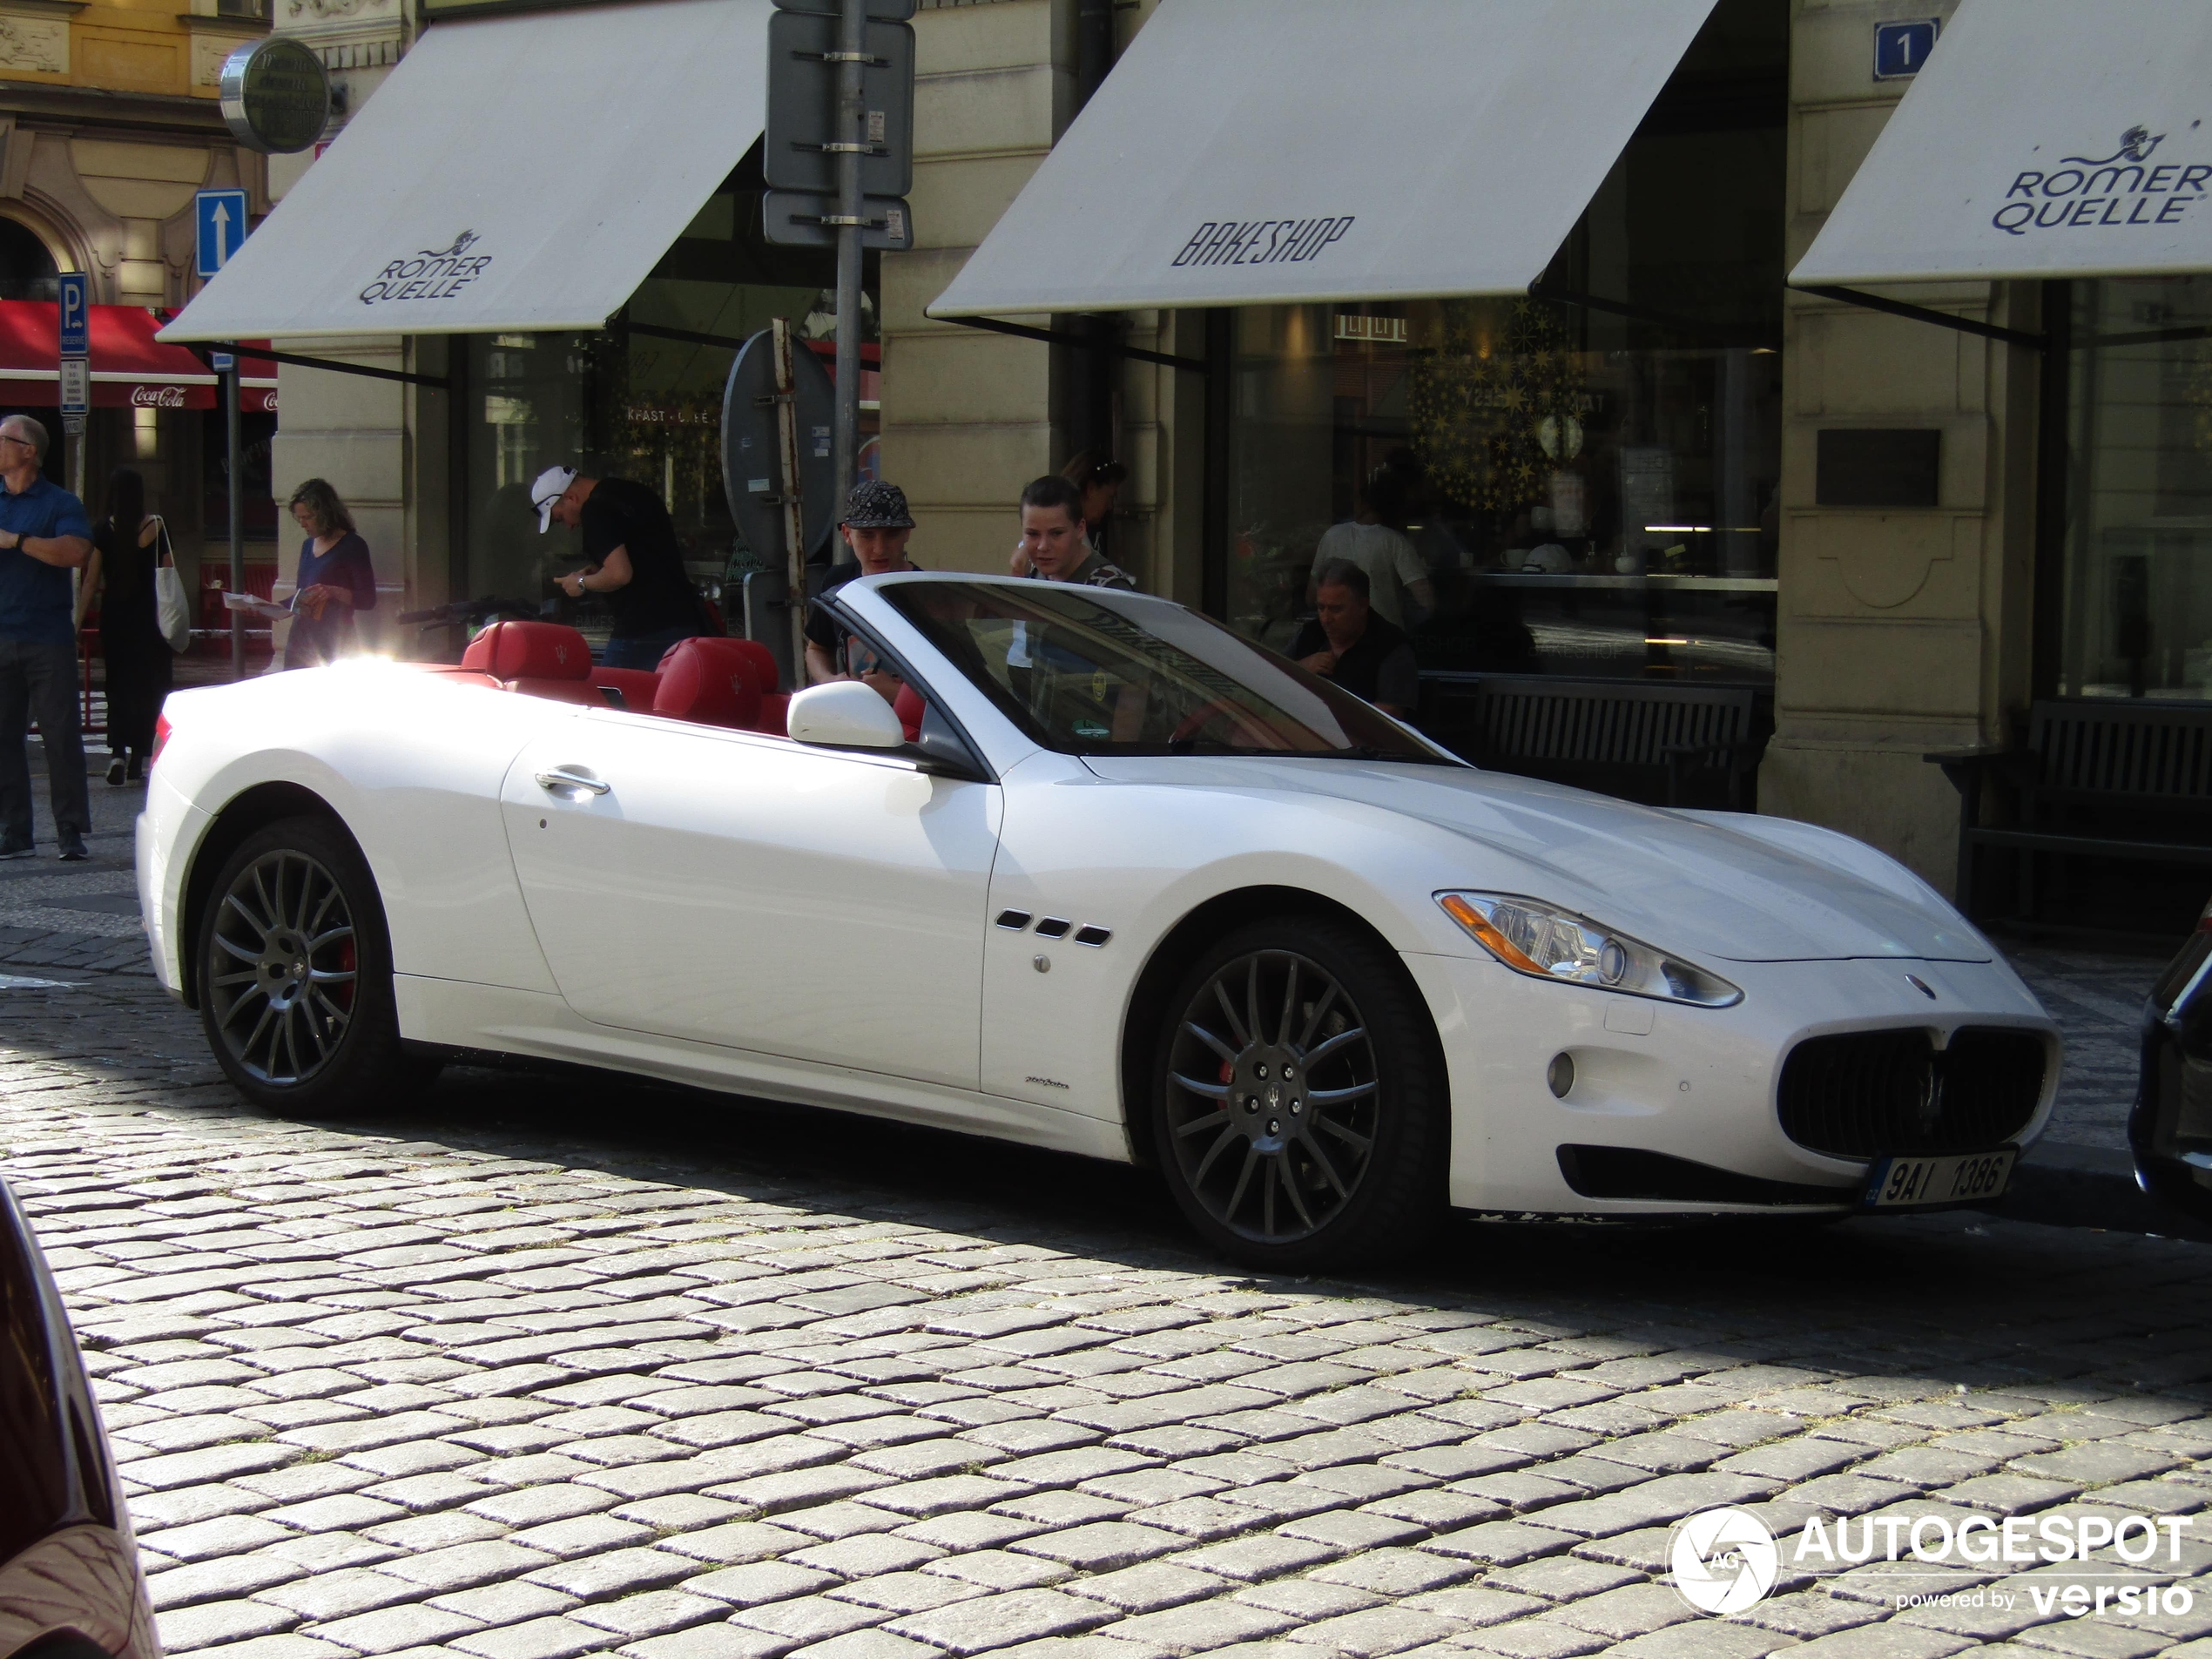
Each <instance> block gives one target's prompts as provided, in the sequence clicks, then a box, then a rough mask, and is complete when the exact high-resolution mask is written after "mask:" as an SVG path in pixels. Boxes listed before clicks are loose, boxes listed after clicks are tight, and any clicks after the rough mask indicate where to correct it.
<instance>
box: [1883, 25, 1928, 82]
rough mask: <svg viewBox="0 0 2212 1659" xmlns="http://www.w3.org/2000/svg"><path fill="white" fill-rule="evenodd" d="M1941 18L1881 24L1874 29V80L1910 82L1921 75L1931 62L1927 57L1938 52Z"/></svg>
mask: <svg viewBox="0 0 2212 1659" xmlns="http://www.w3.org/2000/svg"><path fill="white" fill-rule="evenodd" d="M1942 28H1943V21H1942V19H1941V18H1939V17H1915V18H1912V19H1911V20H1910V21H1908V22H1905V23H1878V24H1875V25H1874V78H1875V79H1876V80H1878V81H1909V80H1911V79H1912V78H1913V77H1914V76H1915V75H1918V74H1919V72H1920V66H1921V65H1922V64H1925V63H1926V62H1927V61H1928V54H1929V53H1930V52H1932V51H1934V50H1935V44H1936V36H1937V35H1938V34H1939V33H1940V32H1941V30H1942Z"/></svg>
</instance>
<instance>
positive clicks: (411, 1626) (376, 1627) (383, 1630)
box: [306, 1602, 484, 1654]
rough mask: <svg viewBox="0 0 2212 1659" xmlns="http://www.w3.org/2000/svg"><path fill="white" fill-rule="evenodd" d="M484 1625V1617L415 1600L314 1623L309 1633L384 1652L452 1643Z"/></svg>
mask: <svg viewBox="0 0 2212 1659" xmlns="http://www.w3.org/2000/svg"><path fill="white" fill-rule="evenodd" d="M483 1628H484V1624H483V1621H482V1620H481V1619H472V1618H470V1617H469V1615H467V1614H465V1613H455V1612H451V1611H449V1610H448V1609H446V1608H435V1607H431V1606H429V1605H428V1604H427V1603H425V1602H408V1603H404V1604H402V1605H401V1606H398V1607H388V1608H381V1609H380V1610H378V1611H376V1612H374V1613H361V1614H356V1615H354V1616H353V1617H352V1618H348V1619H334V1620H332V1621H331V1622H328V1623H327V1624H318V1625H313V1626H310V1627H309V1628H308V1629H307V1632H306V1634H307V1635H313V1636H319V1637H321V1638H323V1639H325V1640H327V1641H330V1642H337V1643H338V1644H339V1645H340V1646H341V1647H347V1648H354V1649H358V1650H360V1651H361V1652H362V1653H369V1654H384V1653H393V1652H396V1651H397V1650H399V1649H402V1648H416V1647H428V1646H431V1645H434V1644H435V1643H438V1642H450V1641H451V1640H453V1639H454V1638H455V1637H457V1636H462V1635H469V1633H470V1632H472V1631H476V1630H481V1629H483Z"/></svg>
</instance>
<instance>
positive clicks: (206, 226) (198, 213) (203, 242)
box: [192, 190, 246, 277]
mask: <svg viewBox="0 0 2212 1659" xmlns="http://www.w3.org/2000/svg"><path fill="white" fill-rule="evenodd" d="M192 210H193V211H192V222H193V225H194V226H195V227H196V229H197V231H198V234H197V235H196V236H195V237H194V239H193V243H194V253H195V258H194V260H193V266H194V268H195V269H196V270H197V271H198V272H199V274H200V275H201V276H203V277H212V276H213V275H214V274H215V273H217V272H218V271H219V270H221V269H222V268H223V267H224V266H226V265H228V264H229V263H230V262H231V255H232V254H233V253H237V252H238V249H239V243H241V242H243V241H245V240H246V192H244V191H242V190H203V191H201V192H199V194H198V195H196V196H194V197H193V198H192Z"/></svg>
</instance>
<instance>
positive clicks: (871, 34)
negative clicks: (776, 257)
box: [761, 0, 914, 497]
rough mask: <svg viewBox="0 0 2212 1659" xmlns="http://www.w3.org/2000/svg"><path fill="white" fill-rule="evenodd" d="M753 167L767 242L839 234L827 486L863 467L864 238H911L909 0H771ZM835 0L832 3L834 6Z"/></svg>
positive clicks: (878, 243) (875, 241) (840, 485)
mask: <svg viewBox="0 0 2212 1659" xmlns="http://www.w3.org/2000/svg"><path fill="white" fill-rule="evenodd" d="M777 3H778V8H779V9H778V10H776V11H775V12H774V13H773V14H772V16H771V17H769V19H768V115H767V123H766V126H767V130H766V132H765V134H764V135H763V138H762V151H761V172H762V173H763V174H764V175H765V179H766V182H767V185H768V192H769V193H768V195H767V198H766V200H765V203H764V206H763V220H764V223H763V230H764V233H765V235H766V237H767V239H768V240H769V241H771V242H779V243H787V244H796V245H799V246H821V245H822V244H823V243H824V242H826V241H828V240H832V239H833V240H834V241H835V243H836V246H837V412H836V419H835V422H834V425H835V428H836V444H835V449H836V455H835V468H836V479H837V484H836V493H837V495H838V496H840V497H841V496H843V494H844V492H845V491H846V490H847V489H850V488H852V485H853V481H854V479H855V478H857V477H858V476H859V473H860V287H861V262H862V257H863V253H864V251H865V249H866V248H867V247H869V246H875V247H880V248H897V249H904V248H907V247H911V246H913V245H914V219H913V215H912V213H911V212H909V211H908V209H907V203H906V196H907V192H908V191H910V190H912V189H913V188H914V30H913V28H912V27H911V26H910V25H908V24H907V23H906V22H905V21H904V19H905V18H907V17H911V16H912V15H913V14H914V0H822V4H823V6H824V9H823V10H802V9H800V8H799V6H798V5H795V4H791V3H787V0H777ZM832 6H833V7H834V10H831V7H832Z"/></svg>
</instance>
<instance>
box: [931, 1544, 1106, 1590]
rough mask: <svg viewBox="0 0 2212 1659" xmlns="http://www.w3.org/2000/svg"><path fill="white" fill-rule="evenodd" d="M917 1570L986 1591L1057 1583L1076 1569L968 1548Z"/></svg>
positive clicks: (1034, 1558)
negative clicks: (980, 1586)
mask: <svg viewBox="0 0 2212 1659" xmlns="http://www.w3.org/2000/svg"><path fill="white" fill-rule="evenodd" d="M921 1570H922V1571H923V1572H925V1573H940V1574H942V1575H944V1576H946V1577H947V1578H957V1579H962V1580H965V1581H968V1583H971V1584H981V1585H982V1586H983V1587H984V1588H987V1589H994V1590H1027V1589H1035V1588H1037V1587H1038V1586H1040V1585H1045V1584H1057V1583H1059V1582H1060V1581H1062V1580H1063V1579H1065V1578H1068V1577H1069V1576H1070V1575H1072V1574H1073V1573H1074V1572H1075V1570H1076V1569H1075V1568H1072V1567H1065V1566H1062V1564H1061V1563H1060V1562H1058V1561H1047V1560H1045V1559H1044V1558H1043V1557H1042V1556H1036V1555H1017V1554H1014V1553H1013V1552H1012V1551H1011V1550H1005V1549H971V1550H963V1551H961V1553H960V1554H953V1555H948V1556H946V1557H944V1558H943V1559H942V1560H941V1561H932V1562H930V1563H929V1565H928V1566H927V1567H925V1568H922V1569H921Z"/></svg>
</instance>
